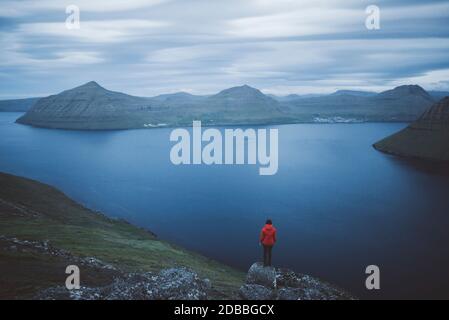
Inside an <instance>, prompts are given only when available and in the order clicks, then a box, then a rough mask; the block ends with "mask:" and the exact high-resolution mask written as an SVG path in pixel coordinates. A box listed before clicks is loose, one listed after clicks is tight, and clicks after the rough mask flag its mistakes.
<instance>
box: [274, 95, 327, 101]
mask: <svg viewBox="0 0 449 320" xmlns="http://www.w3.org/2000/svg"><path fill="white" fill-rule="evenodd" d="M324 95H325V94H322V93H308V94H289V95H287V96H276V95H274V94H269V95H268V96H269V97H271V98H273V99H275V100H277V101H280V102H289V101H294V100H298V99H306V98H316V97H322V96H324Z"/></svg>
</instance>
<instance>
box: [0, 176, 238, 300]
mask: <svg viewBox="0 0 449 320" xmlns="http://www.w3.org/2000/svg"><path fill="white" fill-rule="evenodd" d="M0 199H1V200H3V202H1V201H0V235H4V236H7V237H16V238H18V239H24V240H35V241H37V240H39V241H44V240H49V241H50V243H51V244H52V245H53V246H54V247H56V248H59V249H64V250H67V251H70V252H71V253H72V254H73V255H76V256H81V257H91V256H93V257H96V258H98V259H100V260H102V261H104V262H107V263H110V264H113V265H114V266H116V267H118V268H120V269H122V270H124V271H127V272H131V271H153V272H156V271H159V270H161V269H163V268H168V267H173V266H185V267H189V268H192V269H193V270H195V271H196V272H197V273H198V274H199V275H200V276H201V277H207V278H209V279H210V280H211V283H212V285H213V287H214V289H216V291H217V297H222V298H229V297H232V294H233V293H234V292H235V291H236V290H237V289H238V287H239V286H240V285H241V284H242V283H243V281H244V273H242V272H240V271H237V270H235V269H233V268H230V267H228V266H226V265H223V264H221V263H219V262H217V261H214V260H211V259H209V258H207V257H204V256H202V255H199V254H196V253H193V252H190V251H187V250H185V249H183V248H180V247H178V246H175V245H173V244H170V243H168V242H165V241H161V240H159V239H157V238H156V237H155V236H154V235H153V234H152V233H150V232H148V231H146V230H143V229H141V228H137V227H135V226H133V225H131V224H128V223H127V222H124V221H120V220H113V219H109V218H107V217H106V216H103V215H101V214H98V213H95V212H92V211H90V210H88V209H86V208H84V207H82V206H81V205H79V204H77V203H76V202H74V201H73V200H71V199H69V198H68V197H66V196H65V195H64V194H62V193H61V192H59V191H58V190H56V189H54V188H52V187H49V186H47V185H44V184H41V183H39V182H36V181H32V180H28V179H23V178H19V177H14V176H11V175H6V174H0ZM5 201H6V202H7V203H6V204H5ZM11 204H12V205H13V206H11ZM17 205H19V206H20V208H22V210H18V209H16V208H14V206H17ZM30 213H34V215H32V214H30ZM36 213H37V215H36ZM0 249H1V247H0ZM67 262H68V261H64V260H63V259H59V258H58V259H57V258H49V256H48V255H43V254H41V255H36V254H31V253H22V252H15V253H11V252H10V251H8V250H0V272H1V274H0V282H2V283H7V284H8V285H4V286H2V287H0V297H2V298H5V297H7V298H8V297H15V298H21V297H23V298H26V297H29V296H31V295H32V294H33V292H35V291H36V290H37V289H39V288H45V287H47V286H50V285H62V284H64V282H63V281H64V279H65V276H64V271H65V266H66V263H67ZM81 272H82V279H88V282H89V283H92V284H96V283H102V281H103V280H104V279H102V277H105V276H106V278H107V274H103V275H102V274H99V273H100V272H98V270H97V271H95V270H87V271H86V275H85V277H83V275H84V273H83V270H82V271H81ZM82 281H83V280H82Z"/></svg>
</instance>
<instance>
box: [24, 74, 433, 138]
mask: <svg viewBox="0 0 449 320" xmlns="http://www.w3.org/2000/svg"><path fill="white" fill-rule="evenodd" d="M432 103H434V98H433V97H432V96H431V95H430V94H429V93H427V92H426V91H425V90H424V89H423V88H421V87H419V86H417V85H407V86H399V87H396V88H394V89H392V90H387V91H384V92H381V93H378V94H376V93H372V92H363V91H352V90H339V91H337V92H335V93H333V94H330V95H318V96H317V95H302V96H301V95H289V96H287V97H275V96H269V95H265V94H264V93H262V92H261V91H260V90H258V89H256V88H252V87H250V86H248V85H243V86H239V87H233V88H229V89H225V90H223V91H221V92H219V93H217V94H214V95H210V96H198V95H192V94H189V93H186V92H178V93H173V94H163V95H159V96H156V97H152V98H144V97H135V96H130V95H127V94H123V93H120V92H114V91H109V90H107V89H105V88H103V87H101V86H100V85H99V84H97V83H96V82H94V81H91V82H88V83H86V84H84V85H82V86H79V87H76V88H74V89H70V90H66V91H63V92H61V93H59V94H56V95H52V96H49V97H46V98H41V99H40V100H39V101H37V102H36V104H35V105H34V106H33V107H32V108H31V109H30V110H29V111H28V112H27V113H26V114H25V115H23V116H22V117H20V118H19V119H18V120H17V122H18V123H22V124H28V125H33V126H38V127H47V128H60V129H82V130H89V129H91V130H105V129H129V128H153V127H161V126H189V125H191V124H192V121H193V120H201V121H202V122H203V124H204V125H245V124H283V123H300V122H365V121H400V122H409V121H414V120H416V119H417V118H418V117H419V115H420V114H422V112H424V111H425V110H426V109H427V108H428V107H429V106H430V105H432Z"/></svg>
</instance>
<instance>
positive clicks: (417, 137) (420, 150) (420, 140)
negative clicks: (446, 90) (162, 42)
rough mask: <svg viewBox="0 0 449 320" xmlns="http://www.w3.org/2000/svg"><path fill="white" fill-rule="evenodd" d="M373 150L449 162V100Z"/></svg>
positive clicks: (378, 144) (437, 104)
mask: <svg viewBox="0 0 449 320" xmlns="http://www.w3.org/2000/svg"><path fill="white" fill-rule="evenodd" d="M374 148H376V149H377V150H379V151H382V152H385V153H389V154H394V155H399V156H403V157H413V158H423V159H430V160H439V161H449V97H446V98H443V99H442V100H440V101H439V102H437V103H435V104H434V105H433V106H432V107H431V108H429V109H428V110H427V111H426V112H424V113H423V115H422V116H421V117H420V118H419V119H418V120H416V121H415V122H413V123H412V124H411V125H409V126H408V127H407V128H405V129H404V130H401V131H399V132H398V133H395V134H393V135H391V136H389V137H387V138H385V139H383V140H381V141H379V142H377V143H375V144H374Z"/></svg>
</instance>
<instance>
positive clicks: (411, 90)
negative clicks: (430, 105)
mask: <svg viewBox="0 0 449 320" xmlns="http://www.w3.org/2000/svg"><path fill="white" fill-rule="evenodd" d="M377 96H378V98H384V99H397V98H403V97H406V96H415V97H423V98H425V99H430V100H431V99H432V97H431V96H430V94H429V93H428V92H427V91H426V90H424V89H423V88H421V87H420V86H418V85H403V86H399V87H396V88H394V89H391V90H387V91H383V92H381V93H379V94H378V95H377Z"/></svg>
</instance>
